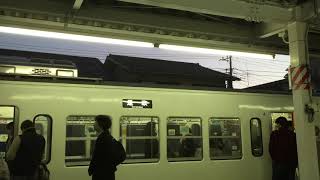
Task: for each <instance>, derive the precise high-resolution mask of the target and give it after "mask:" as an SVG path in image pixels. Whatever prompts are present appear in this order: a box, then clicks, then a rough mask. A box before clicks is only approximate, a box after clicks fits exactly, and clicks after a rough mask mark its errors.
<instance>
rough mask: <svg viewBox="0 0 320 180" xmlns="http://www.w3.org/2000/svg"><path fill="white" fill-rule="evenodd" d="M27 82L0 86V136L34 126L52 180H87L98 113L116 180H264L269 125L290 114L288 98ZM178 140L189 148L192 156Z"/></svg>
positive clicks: (267, 170)
mask: <svg viewBox="0 0 320 180" xmlns="http://www.w3.org/2000/svg"><path fill="white" fill-rule="evenodd" d="M34 79H36V78H34ZM34 79H32V78H31V80H30V79H29V80H17V79H12V78H11V79H8V78H2V80H0V91H1V93H0V105H1V107H0V118H1V119H0V124H1V130H3V128H4V124H5V123H7V122H9V121H12V120H14V122H15V125H16V133H18V125H19V124H20V123H21V122H22V121H23V120H25V119H34V120H35V122H36V125H37V130H38V132H39V133H42V134H43V135H44V136H45V137H46V140H47V146H46V154H45V161H46V162H47V163H48V167H49V169H50V171H51V178H52V180H62V179H66V180H67V179H77V180H89V179H90V177H89V176H88V173H87V169H88V162H89V160H90V156H91V153H92V149H93V144H94V140H95V138H96V132H95V131H94V130H93V123H94V116H96V115H99V114H104V115H109V116H111V117H112V120H113V126H112V129H111V131H112V135H113V136H114V137H115V138H116V139H120V140H121V142H122V143H123V145H124V146H125V148H126V151H127V160H126V161H125V163H123V164H121V165H120V166H119V167H118V171H117V172H116V179H118V180H128V179H137V180H149V179H154V180H158V179H159V180H160V179H166V180H177V179H183V180H194V179H201V180H209V179H210V180H211V179H218V180H255V179H259V180H270V179H271V160H270V157H269V153H268V141H269V135H270V133H271V131H272V120H274V119H275V118H276V117H277V116H280V115H285V116H287V117H288V118H289V119H290V118H291V119H292V112H293V105H292V97H291V96H289V95H281V94H258V93H243V92H222V91H212V90H187V89H174V88H151V87H129V86H121V85H117V86H116V85H104V84H98V83H97V84H94V83H91V84H78V83H66V82H56V81H54V80H48V81H46V82H44V81H43V80H42V81H39V82H35V81H34ZM51 81H52V82H51ZM3 132H4V131H1V135H0V136H1V137H2V138H0V140H2V142H4V140H5V136H6V134H5V133H3ZM183 139H189V140H190V139H191V141H192V142H193V147H194V149H193V150H191V153H190V151H186V149H184V148H183V147H182V146H181V142H182V141H183ZM188 152H189V153H188Z"/></svg>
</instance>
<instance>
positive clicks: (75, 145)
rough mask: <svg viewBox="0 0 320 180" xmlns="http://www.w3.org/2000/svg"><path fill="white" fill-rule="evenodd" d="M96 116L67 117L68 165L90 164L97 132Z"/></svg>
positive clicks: (66, 151)
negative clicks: (95, 126) (95, 127)
mask: <svg viewBox="0 0 320 180" xmlns="http://www.w3.org/2000/svg"><path fill="white" fill-rule="evenodd" d="M94 122H95V116H92V115H81V116H80V115H79V116H78V115H77V116H74V115H72V116H68V117H67V127H66V149H65V163H66V166H78V165H88V164H89V163H90V159H91V155H92V152H93V148H94V144H95V141H96V139H97V132H96V131H95V130H94Z"/></svg>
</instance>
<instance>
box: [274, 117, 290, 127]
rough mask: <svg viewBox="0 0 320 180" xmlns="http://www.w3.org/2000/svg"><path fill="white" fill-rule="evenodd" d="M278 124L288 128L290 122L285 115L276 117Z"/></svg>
mask: <svg viewBox="0 0 320 180" xmlns="http://www.w3.org/2000/svg"><path fill="white" fill-rule="evenodd" d="M276 124H277V125H278V126H279V127H280V128H288V127H289V123H288V120H287V118H285V117H278V118H277V119H276Z"/></svg>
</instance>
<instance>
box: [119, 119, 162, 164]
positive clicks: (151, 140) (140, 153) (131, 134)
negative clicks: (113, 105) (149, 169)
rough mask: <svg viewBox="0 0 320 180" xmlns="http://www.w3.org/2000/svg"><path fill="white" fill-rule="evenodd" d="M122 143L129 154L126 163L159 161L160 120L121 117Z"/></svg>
mask: <svg viewBox="0 0 320 180" xmlns="http://www.w3.org/2000/svg"><path fill="white" fill-rule="evenodd" d="M120 141H121V143H122V145H123V147H124V148H125V150H126V153H127V159H126V160H125V162H124V163H141V162H157V161H159V156H160V153H159V118H158V117H140V116H123V117H121V119H120Z"/></svg>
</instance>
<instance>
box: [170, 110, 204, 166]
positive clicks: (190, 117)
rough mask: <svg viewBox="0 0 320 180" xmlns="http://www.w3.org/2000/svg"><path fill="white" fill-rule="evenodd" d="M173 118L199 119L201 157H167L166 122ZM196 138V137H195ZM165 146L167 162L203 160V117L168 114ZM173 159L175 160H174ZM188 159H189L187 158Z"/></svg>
mask: <svg viewBox="0 0 320 180" xmlns="http://www.w3.org/2000/svg"><path fill="white" fill-rule="evenodd" d="M173 118H179V119H182V118H185V119H199V120H200V130H201V136H200V137H201V141H200V142H201V159H196V158H195V157H194V158H190V157H179V158H169V157H168V122H169V119H173ZM195 139H196V138H195ZM166 147H167V150H166V151H167V153H166V154H167V157H166V158H167V161H168V162H169V163H176V162H197V161H198V162H201V161H203V160H204V137H203V119H202V118H201V117H200V116H169V117H167V120H166ZM174 159H175V160H174ZM188 159H189V160H188Z"/></svg>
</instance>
